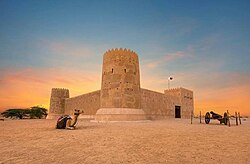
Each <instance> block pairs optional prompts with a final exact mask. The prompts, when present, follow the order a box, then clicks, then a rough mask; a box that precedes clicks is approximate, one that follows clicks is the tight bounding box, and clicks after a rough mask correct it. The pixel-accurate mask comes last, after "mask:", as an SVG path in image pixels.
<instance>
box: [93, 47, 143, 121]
mask: <svg viewBox="0 0 250 164" xmlns="http://www.w3.org/2000/svg"><path fill="white" fill-rule="evenodd" d="M100 101H101V104H100V107H101V109H99V110H98V111H97V113H96V119H97V120H140V119H144V112H143V110H142V109H141V91H140V71H139V59H138V55H137V54H136V53H135V52H133V51H131V50H127V49H122V48H120V49H119V50H118V49H117V48H116V49H115V50H114V49H112V50H108V51H107V52H105V53H104V56H103V68H102V85H101V99H100ZM142 115H143V116H142Z"/></svg>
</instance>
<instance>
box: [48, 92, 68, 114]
mask: <svg viewBox="0 0 250 164" xmlns="http://www.w3.org/2000/svg"><path fill="white" fill-rule="evenodd" d="M66 98H69V90H68V89H64V88H52V90H51V97H50V107H49V114H48V116H47V119H54V118H58V117H59V116H61V115H63V114H64V112H65V99H66Z"/></svg>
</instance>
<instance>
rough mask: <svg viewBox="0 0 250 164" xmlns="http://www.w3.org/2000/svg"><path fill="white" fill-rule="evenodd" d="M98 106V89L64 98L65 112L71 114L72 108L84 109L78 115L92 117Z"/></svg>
mask: <svg viewBox="0 0 250 164" xmlns="http://www.w3.org/2000/svg"><path fill="white" fill-rule="evenodd" d="M99 108H100V90H98V91H94V92H90V93H87V94H83V95H79V96H75V97H71V98H68V99H66V100H65V114H68V115H73V113H74V110H75V109H78V110H80V111H84V113H83V114H81V115H80V116H85V117H93V116H94V115H95V114H96V112H97V110H98V109H99Z"/></svg>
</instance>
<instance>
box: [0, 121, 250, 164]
mask: <svg viewBox="0 0 250 164" xmlns="http://www.w3.org/2000/svg"><path fill="white" fill-rule="evenodd" d="M242 123H243V124H242V125H241V126H235V125H232V126H231V127H228V126H225V125H219V123H218V122H217V121H216V120H214V121H213V122H212V123H211V124H209V125H206V124H199V120H198V119H197V120H194V124H192V125H191V124H190V120H188V119H168V120H161V121H159V120H158V121H146V122H126V123H122V122H118V123H94V122H90V121H89V120H80V121H79V123H78V126H77V127H78V128H77V129H76V130H58V129H55V120H38V119H37V120H7V121H0V133H1V134H0V163H150V164H152V163H240V164H243V163H250V119H248V120H245V121H242ZM233 124H235V123H234V122H233Z"/></svg>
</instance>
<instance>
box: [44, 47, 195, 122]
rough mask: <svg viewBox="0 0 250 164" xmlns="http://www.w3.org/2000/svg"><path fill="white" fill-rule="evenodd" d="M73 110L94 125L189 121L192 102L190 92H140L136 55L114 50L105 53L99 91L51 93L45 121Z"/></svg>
mask: <svg viewBox="0 0 250 164" xmlns="http://www.w3.org/2000/svg"><path fill="white" fill-rule="evenodd" d="M74 109H79V110H83V111H84V114H83V115H80V116H81V117H89V118H93V119H95V120H96V121H135V120H146V119H165V118H189V117H190V115H191V113H192V112H193V110H194V100H193V92H192V91H191V90H188V89H184V88H174V89H167V90H165V91H164V93H160V92H155V91H151V90H148V89H144V88H141V86H140V68H139V58H138V55H137V54H136V53H135V52H133V51H131V50H129V49H126V48H125V49H122V48H120V49H117V48H116V49H111V50H108V51H107V52H105V53H104V56H103V65H102V81H101V89H100V90H97V91H94V92H91V93H86V94H82V95H79V96H75V97H71V98H70V97H69V90H68V89H61V88H53V89H52V91H51V97H50V108H49V115H48V116H47V118H49V119H51V118H58V117H59V116H60V115H63V114H68V115H73V112H74Z"/></svg>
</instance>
